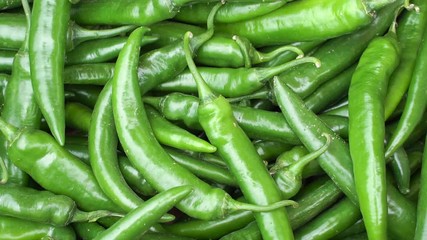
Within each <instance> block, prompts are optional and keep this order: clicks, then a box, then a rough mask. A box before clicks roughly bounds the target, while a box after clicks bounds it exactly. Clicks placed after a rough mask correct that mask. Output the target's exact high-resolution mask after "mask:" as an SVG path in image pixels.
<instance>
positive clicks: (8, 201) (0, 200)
mask: <svg viewBox="0 0 427 240" xmlns="http://www.w3.org/2000/svg"><path fill="white" fill-rule="evenodd" d="M0 209H1V210H0V211H1V213H2V215H6V216H11V217H16V218H21V219H25V220H31V221H34V222H40V223H46V224H51V225H54V226H59V227H61V226H67V225H69V224H70V223H73V222H92V221H96V220H98V219H99V218H102V217H108V216H119V217H122V216H123V215H122V214H117V213H112V212H110V211H105V210H98V211H93V212H83V211H81V210H79V209H78V208H77V205H76V203H75V202H74V201H73V200H72V199H71V198H69V197H67V196H64V195H56V194H53V193H51V192H49V191H38V190H35V189H32V188H26V187H18V186H0Z"/></svg>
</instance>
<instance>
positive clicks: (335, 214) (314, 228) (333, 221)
mask: <svg viewBox="0 0 427 240" xmlns="http://www.w3.org/2000/svg"><path fill="white" fill-rule="evenodd" d="M361 217H362V216H361V214H360V211H359V208H358V207H357V206H355V205H354V204H353V203H352V202H351V200H350V199H348V198H344V199H343V200H341V201H339V202H338V203H337V204H335V205H334V206H332V208H330V209H328V210H326V211H325V212H323V213H322V214H320V215H319V216H317V217H316V218H315V219H313V220H312V221H311V222H309V223H308V224H306V225H304V226H303V227H301V228H299V229H298V230H297V231H296V232H295V239H301V240H302V239H304V240H315V239H330V238H331V237H333V236H335V235H336V234H338V233H340V232H342V231H344V230H345V229H346V228H348V227H350V226H351V225H353V224H354V223H355V222H356V221H357V220H359V219H360V218H361Z"/></svg>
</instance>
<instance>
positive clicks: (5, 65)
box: [0, 50, 16, 73]
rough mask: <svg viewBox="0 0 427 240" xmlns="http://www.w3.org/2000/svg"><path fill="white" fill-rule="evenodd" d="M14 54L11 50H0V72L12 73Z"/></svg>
mask: <svg viewBox="0 0 427 240" xmlns="http://www.w3.org/2000/svg"><path fill="white" fill-rule="evenodd" d="M15 55H16V52H15V51H11V50H0V72H4V73H10V72H12V65H13V59H14V58H15Z"/></svg>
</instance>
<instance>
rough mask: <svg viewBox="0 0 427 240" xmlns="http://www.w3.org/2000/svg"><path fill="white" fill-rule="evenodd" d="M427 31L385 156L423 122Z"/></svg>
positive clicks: (388, 155) (426, 70)
mask: <svg viewBox="0 0 427 240" xmlns="http://www.w3.org/2000/svg"><path fill="white" fill-rule="evenodd" d="M426 64H427V31H426V30H424V33H423V37H422V41H421V43H420V48H419V50H418V56H417V59H416V62H415V66H414V70H413V72H412V77H411V83H410V85H409V89H408V93H407V98H406V103H405V107H404V110H403V113H402V116H401V117H400V119H399V123H398V125H397V128H396V130H395V131H394V132H393V135H392V136H391V138H390V140H389V141H388V142H387V146H386V152H385V156H386V157H390V156H391V155H392V154H393V153H394V152H395V151H396V149H398V148H399V147H400V146H402V145H403V144H404V143H405V141H406V140H407V139H408V138H409V136H410V135H411V133H412V132H413V131H414V129H415V128H416V126H417V125H418V124H419V123H421V122H422V119H423V115H424V112H425V111H426V106H427V100H426V98H425V96H426V95H427V81H425V76H426V74H427V68H426V67H425V66H426Z"/></svg>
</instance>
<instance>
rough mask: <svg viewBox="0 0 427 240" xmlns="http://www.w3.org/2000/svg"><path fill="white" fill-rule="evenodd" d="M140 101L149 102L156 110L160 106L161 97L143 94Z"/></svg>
mask: <svg viewBox="0 0 427 240" xmlns="http://www.w3.org/2000/svg"><path fill="white" fill-rule="evenodd" d="M142 101H143V102H144V103H147V104H149V105H150V106H152V107H153V108H155V109H156V110H159V109H160V108H161V106H160V105H161V102H162V97H151V96H150V97H148V96H144V97H142Z"/></svg>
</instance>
